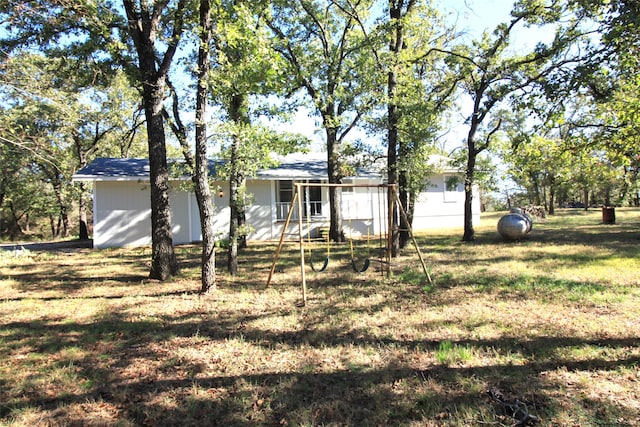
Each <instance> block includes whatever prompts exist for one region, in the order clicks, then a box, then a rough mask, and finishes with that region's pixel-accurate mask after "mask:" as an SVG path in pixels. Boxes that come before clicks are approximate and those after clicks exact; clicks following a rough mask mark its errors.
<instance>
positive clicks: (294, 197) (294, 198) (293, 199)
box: [267, 192, 298, 286]
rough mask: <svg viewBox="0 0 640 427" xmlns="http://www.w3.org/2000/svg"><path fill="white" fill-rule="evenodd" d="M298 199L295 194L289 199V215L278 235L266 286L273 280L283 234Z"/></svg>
mask: <svg viewBox="0 0 640 427" xmlns="http://www.w3.org/2000/svg"><path fill="white" fill-rule="evenodd" d="M297 197H298V193H297V192H295V193H294V194H293V198H292V199H291V205H290V206H289V213H287V219H286V221H285V222H284V227H283V228H282V233H281V234H280V241H279V242H278V249H276V255H275V256H274V257H273V264H271V271H270V272H269V278H268V279H267V286H269V285H270V284H271V279H272V278H273V273H274V272H275V270H276V263H277V262H278V257H279V256H280V251H281V250H282V243H283V242H284V234H285V233H286V231H287V227H288V226H289V223H290V222H291V215H292V214H293V206H294V203H295V202H296V198H297Z"/></svg>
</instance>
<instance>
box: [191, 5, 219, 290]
mask: <svg viewBox="0 0 640 427" xmlns="http://www.w3.org/2000/svg"><path fill="white" fill-rule="evenodd" d="M200 26H201V31H202V32H201V35H200V38H201V40H200V47H199V49H198V93H197V95H196V158H195V161H196V168H195V174H194V181H195V186H196V191H195V192H196V200H197V201H198V208H199V212H200V226H201V231H202V259H201V269H202V271H201V279H202V286H201V288H200V291H201V292H202V293H208V292H211V291H213V290H215V288H216V246H215V236H214V214H215V209H214V206H213V197H212V195H211V188H210V187H209V160H208V158H207V124H206V111H207V99H208V95H209V91H208V89H207V87H208V85H207V76H208V74H209V69H210V68H211V63H210V60H209V46H210V45H211V4H210V2H209V0H200Z"/></svg>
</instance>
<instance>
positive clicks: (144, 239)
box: [93, 181, 151, 248]
mask: <svg viewBox="0 0 640 427" xmlns="http://www.w3.org/2000/svg"><path fill="white" fill-rule="evenodd" d="M93 200H94V202H93V235H94V238H93V246H94V247H96V248H106V247H120V246H145V245H150V244H151V208H150V207H149V205H150V200H151V195H150V192H149V183H142V182H137V181H96V182H95V184H94V187H93Z"/></svg>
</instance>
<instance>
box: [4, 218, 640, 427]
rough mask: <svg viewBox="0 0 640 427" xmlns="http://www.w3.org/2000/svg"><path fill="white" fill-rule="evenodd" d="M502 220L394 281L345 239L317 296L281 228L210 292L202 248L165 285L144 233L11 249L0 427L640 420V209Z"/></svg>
mask: <svg viewBox="0 0 640 427" xmlns="http://www.w3.org/2000/svg"><path fill="white" fill-rule="evenodd" d="M499 217H500V215H499V214H488V215H485V216H484V217H483V219H482V225H481V226H479V227H477V229H476V231H477V239H476V241H475V242H473V243H462V242H460V237H461V236H462V230H461V229H460V230H442V231H437V232H430V233H425V234H422V235H420V236H418V241H419V244H420V247H421V251H422V253H423V255H424V257H425V259H426V261H427V263H428V265H429V268H430V274H431V276H432V278H433V283H429V282H428V280H427V279H426V277H425V275H424V274H423V273H422V269H421V267H420V264H419V262H418V258H417V256H416V255H415V253H414V251H412V250H410V248H409V249H407V250H406V251H405V252H404V254H403V256H401V257H400V258H399V259H397V260H394V261H393V267H392V273H393V274H392V276H391V277H390V278H387V277H385V276H384V275H383V274H381V272H380V271H379V268H378V267H379V263H378V262H375V261H372V263H371V267H370V268H369V270H367V271H366V272H365V273H363V274H356V273H354V272H353V271H352V270H351V267H350V264H349V261H348V252H349V249H348V245H344V247H341V248H332V256H331V258H332V259H331V262H330V264H329V266H328V268H327V271H326V272H324V273H313V272H311V270H309V271H308V272H307V283H308V286H309V291H308V303H307V305H306V306H304V307H302V306H300V304H299V302H300V299H301V290H300V271H299V264H298V263H299V259H298V256H299V254H298V252H297V250H298V249H297V246H296V245H294V244H291V245H287V246H286V247H285V251H284V253H283V254H282V256H281V260H280V261H279V262H278V265H277V268H276V271H277V273H276V274H275V276H274V278H273V280H272V283H271V285H270V286H269V287H266V286H265V285H266V281H267V276H268V274H269V270H270V267H271V263H272V260H273V254H274V251H275V246H276V245H275V244H271V243H270V244H257V243H254V244H252V245H251V247H250V248H249V249H248V250H247V251H246V252H245V253H244V254H243V258H242V261H243V262H242V264H241V274H240V275H239V276H237V277H235V278H233V277H229V276H227V275H226V274H225V273H224V269H223V265H224V261H225V259H224V254H223V253H219V261H220V269H219V288H218V290H217V291H216V292H215V293H213V294H212V295H209V296H200V295H199V294H198V290H199V270H198V262H199V248H198V247H196V246H183V247H179V248H177V251H178V256H179V258H180V261H181V265H182V270H181V274H180V275H179V276H178V277H177V278H175V279H174V280H172V281H169V282H166V283H159V282H155V281H149V280H148V279H147V277H146V276H147V274H148V263H149V261H150V249H149V248H142V249H140V248H139V249H112V250H99V251H98V250H90V249H69V248H66V249H64V250H59V251H46V252H45V251H43V252H39V251H31V252H28V253H25V254H22V255H20V256H16V254H14V253H13V252H10V251H4V252H0V425H10V426H12V425H15V426H22V425H24V426H34V425H43V426H47V425H52V426H53V425H83V426H87V425H93V426H99V425H100V426H105V425H118V426H134V425H136V426H138V425H148V426H174V425H175V426H186V425H203V426H205V425H221V426H251V425H268V426H319V425H352V426H365V425H375V426H382V425H403V426H405V425H408V426H411V425H415V426H441V425H442V426H465V425H466V426H484V425H497V426H501V425H505V426H510V425H514V423H516V422H517V420H518V419H519V418H518V417H519V416H522V414H525V415H526V414H529V415H532V416H535V417H537V418H539V419H540V423H539V425H543V426H613V425H616V426H640V286H639V285H640V283H639V282H640V276H639V275H638V271H640V210H631V209H617V210H616V217H617V222H616V224H614V225H603V224H602V223H601V220H602V216H601V212H600V211H599V210H592V211H590V212H584V211H581V210H563V211H560V212H559V213H558V215H556V216H554V217H551V218H548V219H547V221H545V222H539V223H536V224H535V225H534V228H533V230H532V233H531V235H530V236H529V237H528V238H527V239H526V240H524V241H521V242H515V243H505V242H503V241H502V239H501V238H500V236H499V235H498V233H497V232H496V224H497V221H498V219H499ZM357 243H358V245H357V246H358V248H357V250H358V251H360V252H361V253H363V252H365V251H366V248H364V246H365V245H366V242H357ZM371 244H372V245H377V244H378V243H377V242H372V243H371ZM318 249H319V251H321V248H320V247H319V248H318ZM488 390H494V391H498V392H499V393H500V394H501V395H502V396H503V399H504V401H505V402H508V403H510V404H511V406H509V405H505V404H500V403H498V402H497V401H496V400H494V399H491V398H490V396H489V395H488V393H487V391H488ZM516 400H517V401H516ZM509 408H515V409H519V414H516V416H515V417H514V416H513V414H512V413H511V412H510V411H509Z"/></svg>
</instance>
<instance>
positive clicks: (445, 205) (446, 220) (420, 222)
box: [413, 174, 480, 231]
mask: <svg viewBox="0 0 640 427" xmlns="http://www.w3.org/2000/svg"><path fill="white" fill-rule="evenodd" d="M451 175H452V174H443V175H434V176H432V177H431V179H430V183H429V184H428V185H426V186H425V188H424V191H423V192H422V193H421V194H420V195H419V196H418V199H417V200H416V205H415V210H414V216H413V230H414V231H420V230H429V229H434V228H448V227H464V184H462V183H458V185H457V186H456V188H455V191H445V179H446V177H447V176H451ZM472 212H473V224H474V225H478V224H480V197H479V194H478V192H477V189H476V191H474V197H473V205H472Z"/></svg>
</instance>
